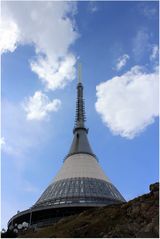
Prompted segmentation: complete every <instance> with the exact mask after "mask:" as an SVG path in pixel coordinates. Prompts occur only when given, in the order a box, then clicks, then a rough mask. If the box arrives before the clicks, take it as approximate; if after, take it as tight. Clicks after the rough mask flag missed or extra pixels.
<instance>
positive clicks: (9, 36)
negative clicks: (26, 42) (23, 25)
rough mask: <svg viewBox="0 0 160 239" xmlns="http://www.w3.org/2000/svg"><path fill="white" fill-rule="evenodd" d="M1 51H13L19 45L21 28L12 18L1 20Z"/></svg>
mask: <svg viewBox="0 0 160 239" xmlns="http://www.w3.org/2000/svg"><path fill="white" fill-rule="evenodd" d="M0 36H1V40H0V52H1V53H5V52H7V51H10V52H13V51H14V50H15V49H16V47H17V42H18V39H19V30H18V27H17V25H16V24H15V22H13V21H12V20H10V19H3V21H2V20H1V21H0Z"/></svg>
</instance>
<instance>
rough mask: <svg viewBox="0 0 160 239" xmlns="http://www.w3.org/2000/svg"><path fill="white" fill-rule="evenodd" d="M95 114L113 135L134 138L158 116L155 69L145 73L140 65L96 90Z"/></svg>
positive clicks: (104, 83) (156, 73)
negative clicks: (98, 115) (96, 113)
mask: <svg viewBox="0 0 160 239" xmlns="http://www.w3.org/2000/svg"><path fill="white" fill-rule="evenodd" d="M96 90H97V101H96V104H95V107H96V110H97V112H98V113H99V114H100V115H101V117H102V120H103V122H104V123H105V125H106V126H108V127H109V128H110V130H111V131H112V132H113V133H114V134H116V135H118V134H119V135H121V136H122V137H126V138H129V139H132V138H134V137H135V136H136V135H137V134H139V133H140V132H141V131H143V130H144V129H145V128H146V127H147V126H148V125H149V124H151V123H153V122H154V119H155V117H156V116H158V70H157V69H156V70H155V71H154V72H153V73H146V72H144V70H143V68H142V67H140V66H134V67H132V68H131V70H130V71H128V72H127V73H125V74H123V75H121V76H115V77H113V78H112V79H110V80H108V81H106V82H103V83H101V84H99V85H98V86H97V87H96Z"/></svg>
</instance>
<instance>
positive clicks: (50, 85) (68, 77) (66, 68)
mask: <svg viewBox="0 0 160 239" xmlns="http://www.w3.org/2000/svg"><path fill="white" fill-rule="evenodd" d="M75 63H76V59H75V57H74V56H73V55H67V56H66V57H65V58H64V59H63V60H62V61H59V62H57V63H56V62H55V64H53V62H50V61H49V59H45V58H39V59H38V61H37V62H31V69H32V71H34V72H35V73H37V74H38V76H39V78H40V79H41V80H42V82H43V83H44V84H45V86H46V89H50V90H55V89H58V88H64V87H65V86H66V85H67V83H68V82H70V81H72V80H73V79H74V77H75V68H74V65H75Z"/></svg>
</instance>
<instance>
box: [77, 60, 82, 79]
mask: <svg viewBox="0 0 160 239" xmlns="http://www.w3.org/2000/svg"><path fill="white" fill-rule="evenodd" d="M78 83H82V66H81V63H78Z"/></svg>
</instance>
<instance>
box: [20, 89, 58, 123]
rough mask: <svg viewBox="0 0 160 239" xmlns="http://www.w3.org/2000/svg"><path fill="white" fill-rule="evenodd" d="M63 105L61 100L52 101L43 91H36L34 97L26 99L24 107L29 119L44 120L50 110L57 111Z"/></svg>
mask: <svg viewBox="0 0 160 239" xmlns="http://www.w3.org/2000/svg"><path fill="white" fill-rule="evenodd" d="M60 106H61V101H60V100H58V99H54V100H52V101H50V100H49V98H48V97H47V96H46V95H45V94H43V93H42V92H41V91H36V92H35V94H34V95H33V96H32V97H29V98H28V99H26V100H25V102H24V104H23V108H24V110H25V111H26V113H27V119H28V120H44V119H45V118H47V117H48V113H49V112H56V111H58V110H59V108H60Z"/></svg>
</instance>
